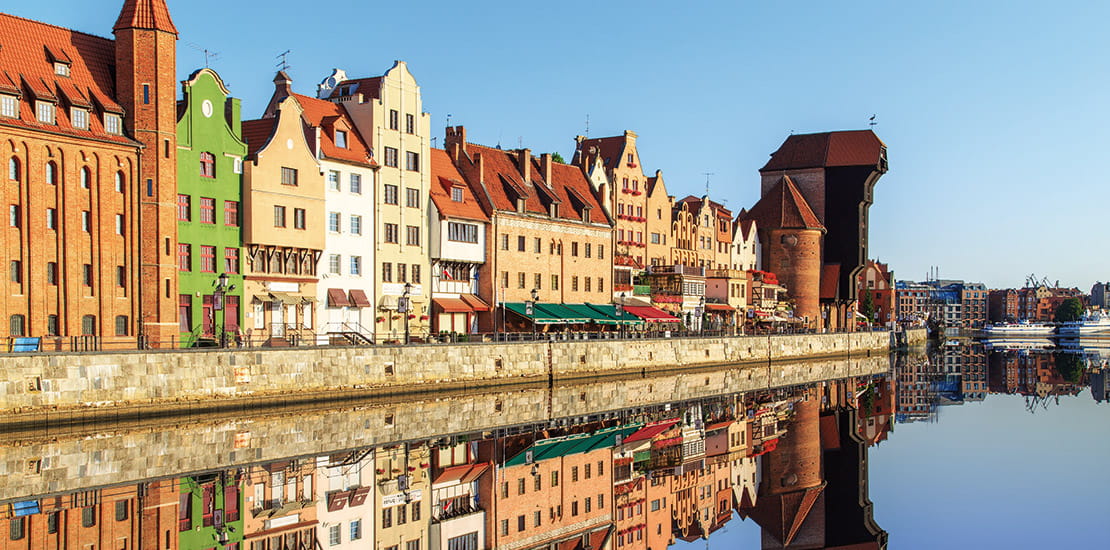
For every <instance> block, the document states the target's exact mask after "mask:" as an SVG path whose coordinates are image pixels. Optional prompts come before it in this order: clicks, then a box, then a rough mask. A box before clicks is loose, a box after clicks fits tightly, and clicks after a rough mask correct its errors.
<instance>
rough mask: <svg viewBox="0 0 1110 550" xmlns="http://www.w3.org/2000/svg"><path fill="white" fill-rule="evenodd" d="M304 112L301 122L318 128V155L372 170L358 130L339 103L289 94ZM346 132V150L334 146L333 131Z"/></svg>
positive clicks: (368, 149) (372, 161) (373, 163)
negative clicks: (303, 120) (369, 167)
mask: <svg viewBox="0 0 1110 550" xmlns="http://www.w3.org/2000/svg"><path fill="white" fill-rule="evenodd" d="M292 96H293V98H294V99H296V100H297V103H300V105H301V109H303V110H304V115H303V116H304V118H305V121H307V122H308V124H309V125H311V126H315V127H317V128H320V130H321V131H320V151H321V153H323V155H324V157H325V158H327V159H329V160H337V161H341V162H348V163H354V164H358V165H361V166H371V167H373V166H376V165H377V164H376V163H375V162H374V159H373V157H372V156H371V155H370V147H368V146H367V145H366V141H364V140H363V139H362V135H361V134H359V132H358V129H357V128H356V127H355V125H354V123H353V122H352V121H351V119H350V117H349V116H347V109H346V108H345V107H343V105H342V104H340V103H332V102H330V101H325V100H323V99H316V98H314V97H309V96H306V95H301V94H292ZM336 130H344V131H346V132H347V147H346V148H343V147H339V146H338V145H336V144H335V131H336Z"/></svg>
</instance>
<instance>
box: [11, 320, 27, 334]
mask: <svg viewBox="0 0 1110 550" xmlns="http://www.w3.org/2000/svg"><path fill="white" fill-rule="evenodd" d="M8 330H9V335H10V336H26V335H27V318H26V317H24V316H22V315H12V316H11V319H10V320H9V326H8Z"/></svg>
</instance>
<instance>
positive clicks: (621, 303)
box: [616, 292, 627, 338]
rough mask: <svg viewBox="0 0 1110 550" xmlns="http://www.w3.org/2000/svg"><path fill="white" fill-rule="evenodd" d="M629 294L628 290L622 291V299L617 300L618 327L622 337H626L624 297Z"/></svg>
mask: <svg viewBox="0 0 1110 550" xmlns="http://www.w3.org/2000/svg"><path fill="white" fill-rule="evenodd" d="M625 296H627V293H626V292H621V296H620V301H619V302H617V306H616V311H617V323H618V324H617V328H618V330H619V331H620V336H621V338H624V319H623V317H624V297H625Z"/></svg>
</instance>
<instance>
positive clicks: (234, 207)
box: [224, 201, 239, 227]
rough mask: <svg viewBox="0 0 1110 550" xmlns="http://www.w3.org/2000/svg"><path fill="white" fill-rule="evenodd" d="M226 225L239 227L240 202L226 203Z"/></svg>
mask: <svg viewBox="0 0 1110 550" xmlns="http://www.w3.org/2000/svg"><path fill="white" fill-rule="evenodd" d="M224 225H226V226H228V227H239V201H224Z"/></svg>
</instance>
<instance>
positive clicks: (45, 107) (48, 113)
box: [35, 101, 54, 124]
mask: <svg viewBox="0 0 1110 550" xmlns="http://www.w3.org/2000/svg"><path fill="white" fill-rule="evenodd" d="M35 118H37V119H39V122H41V123H43V124H54V104H53V103H50V102H49V101H36V102H35Z"/></svg>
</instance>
